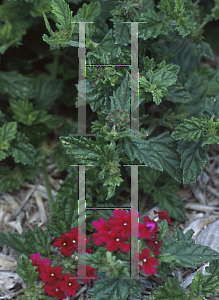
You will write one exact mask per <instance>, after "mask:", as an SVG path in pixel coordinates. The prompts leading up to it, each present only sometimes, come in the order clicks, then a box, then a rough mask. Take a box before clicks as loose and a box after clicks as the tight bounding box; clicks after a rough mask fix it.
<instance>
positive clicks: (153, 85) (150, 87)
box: [139, 61, 180, 105]
mask: <svg viewBox="0 0 219 300" xmlns="http://www.w3.org/2000/svg"><path fill="white" fill-rule="evenodd" d="M165 64H166V63H165V61H162V62H161V63H160V64H159V66H158V69H157V70H155V71H152V70H149V71H148V72H147V73H146V75H147V77H148V80H147V79H146V78H145V77H144V76H143V77H141V78H140V79H139V83H141V84H142V87H143V88H144V91H145V92H150V93H152V96H153V101H154V102H155V103H156V104H157V105H159V104H160V103H161V102H162V101H161V98H162V97H163V96H164V95H165V94H167V87H168V86H170V85H172V84H174V83H175V82H176V81H177V74H178V72H179V70H180V67H179V66H177V65H173V64H170V65H167V66H166V65H165Z"/></svg>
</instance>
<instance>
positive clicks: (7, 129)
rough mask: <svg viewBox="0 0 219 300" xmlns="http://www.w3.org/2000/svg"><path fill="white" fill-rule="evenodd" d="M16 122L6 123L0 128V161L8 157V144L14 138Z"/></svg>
mask: <svg viewBox="0 0 219 300" xmlns="http://www.w3.org/2000/svg"><path fill="white" fill-rule="evenodd" d="M16 132H17V122H8V123H6V124H4V125H3V126H2V127H1V128H0V161H1V160H3V159H5V158H6V157H7V156H9V155H10V150H9V147H10V144H9V142H10V141H12V140H13V139H14V138H15V134H16Z"/></svg>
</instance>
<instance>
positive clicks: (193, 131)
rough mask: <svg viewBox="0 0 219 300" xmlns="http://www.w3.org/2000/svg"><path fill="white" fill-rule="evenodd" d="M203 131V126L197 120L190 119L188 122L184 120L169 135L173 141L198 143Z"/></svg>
mask: <svg viewBox="0 0 219 300" xmlns="http://www.w3.org/2000/svg"><path fill="white" fill-rule="evenodd" d="M202 130H203V125H202V124H201V123H200V121H199V119H197V118H194V117H192V118H191V119H190V120H184V123H183V124H180V126H178V127H177V128H175V131H174V132H173V133H172V134H171V137H173V138H174V139H175V140H189V141H198V140H199V138H200V136H201V133H202Z"/></svg>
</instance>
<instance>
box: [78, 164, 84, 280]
mask: <svg viewBox="0 0 219 300" xmlns="http://www.w3.org/2000/svg"><path fill="white" fill-rule="evenodd" d="M85 211H86V210H85V166H83V165H79V198H78V212H79V219H78V221H79V232H80V235H78V254H79V259H78V277H79V278H85V277H86V270H84V269H83V270H82V269H81V268H80V264H82V257H83V259H85V260H86V240H84V239H82V238H81V236H83V235H85V234H86V224H85ZM80 255H82V256H81V257H80ZM85 265H86V261H85Z"/></svg>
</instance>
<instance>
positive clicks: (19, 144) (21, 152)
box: [11, 131, 36, 165]
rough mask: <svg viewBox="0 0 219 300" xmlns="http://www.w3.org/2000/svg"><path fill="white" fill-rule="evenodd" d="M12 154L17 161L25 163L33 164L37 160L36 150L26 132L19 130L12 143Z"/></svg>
mask: <svg viewBox="0 0 219 300" xmlns="http://www.w3.org/2000/svg"><path fill="white" fill-rule="evenodd" d="M11 150H12V153H13V154H12V156H13V158H14V161H15V162H16V163H19V162H20V163H22V164H23V165H27V164H28V165H32V164H34V161H35V155H36V150H35V148H34V146H33V145H31V144H30V143H29V139H28V138H27V137H26V136H25V134H24V133H21V132H19V131H18V132H17V134H16V139H15V140H13V141H12V143H11Z"/></svg>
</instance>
